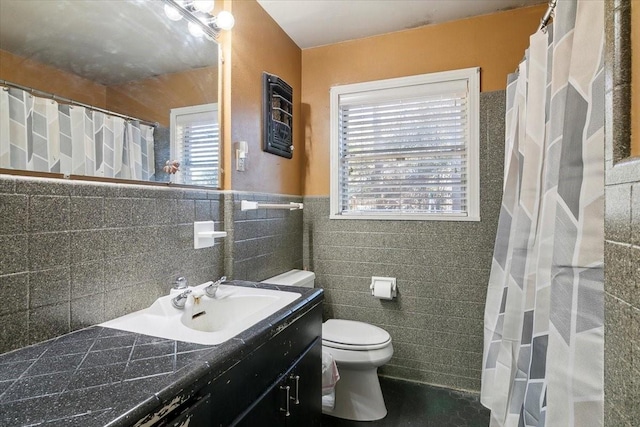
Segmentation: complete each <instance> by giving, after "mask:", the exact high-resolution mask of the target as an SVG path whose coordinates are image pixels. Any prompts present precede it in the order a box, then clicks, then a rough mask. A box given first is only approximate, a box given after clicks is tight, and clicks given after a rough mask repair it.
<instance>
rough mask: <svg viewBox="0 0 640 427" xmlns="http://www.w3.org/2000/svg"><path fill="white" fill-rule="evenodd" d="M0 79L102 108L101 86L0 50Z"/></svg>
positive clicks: (104, 92)
mask: <svg viewBox="0 0 640 427" xmlns="http://www.w3.org/2000/svg"><path fill="white" fill-rule="evenodd" d="M0 79H2V80H7V81H10V82H12V83H17V84H19V85H22V86H27V87H30V88H33V89H39V90H41V91H44V92H49V93H54V94H56V95H58V96H62V97H65V98H69V99H73V100H74V101H78V102H82V103H85V104H89V105H93V106H95V107H100V108H106V88H105V87H104V86H102V85H100V84H98V83H94V82H92V81H91V80H87V79H84V78H82V77H79V76H77V75H75V74H72V73H67V72H65V71H62V70H59V69H58V68H54V67H51V66H48V65H44V64H42V63H40V62H36V61H33V60H31V59H27V58H23V57H21V56H17V55H14V54H12V53H9V52H7V51H3V50H0Z"/></svg>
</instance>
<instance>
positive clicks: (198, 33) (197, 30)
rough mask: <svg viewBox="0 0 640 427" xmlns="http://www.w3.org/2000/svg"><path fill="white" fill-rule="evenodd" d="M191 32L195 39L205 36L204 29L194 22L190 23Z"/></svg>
mask: <svg viewBox="0 0 640 427" xmlns="http://www.w3.org/2000/svg"><path fill="white" fill-rule="evenodd" d="M188 27H189V32H190V33H191V35H192V36H194V37H202V36H203V35H204V31H203V30H202V27H201V26H200V25H198V24H194V23H193V22H189V25H188Z"/></svg>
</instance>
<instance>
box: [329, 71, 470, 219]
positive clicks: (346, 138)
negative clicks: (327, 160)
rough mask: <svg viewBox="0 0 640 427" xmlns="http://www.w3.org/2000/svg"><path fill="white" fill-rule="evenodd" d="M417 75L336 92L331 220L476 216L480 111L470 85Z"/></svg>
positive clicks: (463, 79) (468, 217) (465, 80)
mask: <svg viewBox="0 0 640 427" xmlns="http://www.w3.org/2000/svg"><path fill="white" fill-rule="evenodd" d="M438 74H443V73H438ZM476 74H477V71H476ZM427 76H429V75H427ZM416 77H421V76H415V77H413V78H409V79H393V81H395V83H397V85H395V86H394V85H390V86H387V87H384V85H383V87H381V88H375V87H371V86H373V84H375V83H376V82H372V83H366V84H365V85H366V86H365V87H364V88H363V87H356V88H354V87H353V86H359V85H349V86H347V90H342V91H339V90H338V89H339V88H344V87H338V89H336V88H333V89H336V92H338V91H339V92H341V93H337V94H334V93H333V90H332V97H333V96H335V99H333V100H332V101H334V102H333V103H332V104H335V105H334V107H335V112H334V113H335V114H334V113H332V116H334V115H335V116H337V117H332V120H336V123H335V124H334V131H335V139H336V141H335V145H337V146H336V147H332V148H335V149H336V150H335V156H334V157H335V158H334V159H332V160H333V161H334V162H335V163H336V164H335V167H334V173H335V175H336V176H335V177H334V176H332V178H333V179H334V187H335V190H336V191H335V194H333V193H334V192H333V191H332V210H333V211H332V214H333V215H332V217H336V216H343V217H349V218H353V217H358V216H366V217H376V218H384V217H385V216H387V217H390V218H389V219H433V218H432V217H434V216H437V217H440V218H435V219H448V218H449V217H466V218H467V219H476V218H475V217H476V216H477V213H476V212H475V211H474V209H476V207H475V206H473V207H472V206H471V204H472V203H475V198H476V197H477V195H475V194H474V195H472V194H471V193H472V192H474V190H475V189H477V182H472V181H473V180H476V181H477V173H475V172H476V170H477V132H474V130H473V125H475V124H477V119H475V120H474V117H473V114H476V115H477V111H476V110H474V109H473V108H471V106H472V104H473V102H474V101H475V100H473V99H472V98H473V96H472V94H471V90H470V84H469V80H468V78H459V79H458V78H456V79H448V80H445V81H428V82H422V83H417V82H416ZM403 80H404V83H408V84H403ZM383 82H384V83H388V82H390V81H383ZM349 87H350V88H349ZM353 89H355V90H353ZM473 138H475V139H476V141H472V139H473ZM471 153H475V155H470V154H471ZM474 162H475V163H476V164H471V163H474ZM470 213H471V215H470ZM411 217H414V218H411ZM453 219H455V218H453Z"/></svg>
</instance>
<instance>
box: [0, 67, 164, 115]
mask: <svg viewBox="0 0 640 427" xmlns="http://www.w3.org/2000/svg"><path fill="white" fill-rule="evenodd" d="M0 85H1V86H8V87H12V88H16V89H21V90H24V91H25V92H29V93H30V94H31V95H35V96H40V97H42V98H48V99H52V100H54V101H61V102H62V103H64V104H69V105H73V106H76V107H84V108H87V109H89V110H93V111H97V112H99V113H103V114H108V115H110V116H116V117H120V118H121V119H124V120H128V121H136V122H140V123H142V124H144V125H147V126H151V127H158V125H159V123H158V122H149V121H147V120H140V119H137V118H135V117H131V116H127V115H124V114H119V113H114V112H113V111H109V110H104V109H102V108H99V107H94V106H92V105H89V104H83V103H82V102H78V101H74V100H73V99H69V98H64V97H62V96H58V95H56V94H54V93H49V92H44V91H41V90H39V89H33V88H30V87H27V86H22V85H19V84H16V83H11V82H9V81H6V80H2V79H0Z"/></svg>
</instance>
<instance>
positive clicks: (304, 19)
mask: <svg viewBox="0 0 640 427" xmlns="http://www.w3.org/2000/svg"><path fill="white" fill-rule="evenodd" d="M257 1H258V3H259V4H260V5H261V6H262V8H263V9H264V10H266V11H267V13H268V14H269V15H271V17H272V18H273V19H274V20H275V21H276V22H277V23H278V25H280V27H282V29H283V30H284V31H285V32H286V33H287V34H288V35H289V37H291V39H292V40H293V41H294V42H295V43H296V44H297V45H298V46H299V47H300V48H302V49H306V48H310V47H316V46H322V45H326V44H332V43H338V42H342V41H346V40H354V39H359V38H362V37H369V36H374V35H379V34H385V33H390V32H394V31H400V30H406V29H409V28H415V27H420V26H424V25H429V24H437V23H441V22H446V21H453V20H456V19H463V18H468V17H471V16H478V15H485V14H488V13H493V12H497V11H500V10H507V9H514V8H518V7H523V6H531V5H534V4H540V3H546V0H257ZM540 18H542V16H541V17H540Z"/></svg>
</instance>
